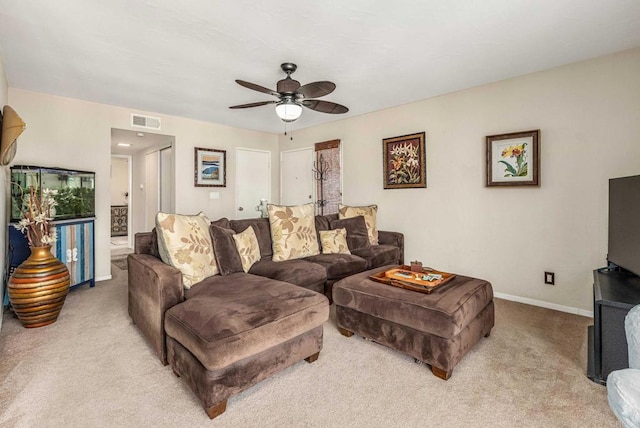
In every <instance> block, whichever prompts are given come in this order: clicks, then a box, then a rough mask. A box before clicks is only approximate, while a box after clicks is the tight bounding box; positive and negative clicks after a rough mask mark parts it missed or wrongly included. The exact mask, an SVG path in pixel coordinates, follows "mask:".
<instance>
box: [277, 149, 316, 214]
mask: <svg viewBox="0 0 640 428" xmlns="http://www.w3.org/2000/svg"><path fill="white" fill-rule="evenodd" d="M313 155H314V150H313V148H312V147H309V148H306V149H298V150H288V151H286V152H282V153H280V203H282V205H301V204H308V203H309V202H313V187H314V186H313V181H314V180H313V172H312V168H313Z"/></svg>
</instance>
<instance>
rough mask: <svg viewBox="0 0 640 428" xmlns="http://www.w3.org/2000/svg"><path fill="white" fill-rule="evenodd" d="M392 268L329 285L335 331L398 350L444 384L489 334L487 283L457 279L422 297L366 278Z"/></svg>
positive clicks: (491, 321)
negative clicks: (424, 367) (425, 367)
mask: <svg viewBox="0 0 640 428" xmlns="http://www.w3.org/2000/svg"><path fill="white" fill-rule="evenodd" d="M392 267H393V266H385V267H382V268H378V269H373V270H370V271H367V272H363V273H360V274H357V275H353V276H351V277H348V278H345V279H343V280H341V281H339V282H337V283H336V284H335V285H334V286H333V301H334V303H335V304H336V315H337V320H338V328H339V330H340V333H342V334H343V335H344V336H347V337H349V336H351V335H352V334H353V333H356V334H358V335H360V336H363V337H366V338H368V339H371V340H373V341H375V342H377V343H380V344H382V345H385V346H388V347H390V348H393V349H396V350H398V351H401V352H404V353H405V354H407V355H409V356H411V357H413V358H415V359H417V360H419V361H422V362H425V363H427V364H430V365H431V369H432V372H433V374H434V375H436V376H438V377H440V378H442V379H445V380H447V379H449V376H451V373H452V371H453V368H454V367H455V366H456V364H458V362H460V360H461V359H462V357H464V356H465V355H466V354H467V352H469V350H470V349H471V348H472V347H473V346H474V345H475V344H476V343H477V342H478V341H479V340H480V339H481V338H482V337H483V336H489V334H490V332H491V328H492V327H493V324H494V306H493V290H492V288H491V284H490V283H488V282H487V281H484V280H481V279H476V278H469V277H466V276H461V275H458V276H456V277H455V278H454V279H452V280H451V281H449V282H448V283H446V284H443V285H442V286H441V287H440V288H436V289H435V290H433V292H432V293H431V294H424V293H419V292H416V291H411V290H405V289H403V288H398V287H394V286H391V285H386V284H381V283H378V282H374V281H372V280H370V279H369V275H372V274H374V273H377V272H383V271H386V270H388V269H391V268H392Z"/></svg>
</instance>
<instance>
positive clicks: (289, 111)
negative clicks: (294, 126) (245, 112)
mask: <svg viewBox="0 0 640 428" xmlns="http://www.w3.org/2000/svg"><path fill="white" fill-rule="evenodd" d="M280 68H282V71H284V72H285V73H287V77H285V78H284V79H282V80H280V81H278V83H277V86H276V91H272V90H271V89H268V88H265V87H264V86H260V85H256V84H255V83H250V82H245V81H244V80H236V83H237V84H238V85H240V86H244V87H245V88H249V89H253V90H254V91H258V92H263V93H265V94H270V95H273V96H275V97H278V99H277V100H272V101H258V102H256V103H249V104H240V105H237V106H231V107H229V108H232V109H238V108H249V107H259V106H264V105H267V104H275V105H276V114H277V115H278V117H279V118H280V119H282V120H283V121H284V122H293V121H294V120H296V119H298V118H299V117H300V115H301V114H302V107H303V106H304V107H306V108H309V109H311V110H315V111H319V112H322V113H330V114H343V113H346V112H348V111H349V109H348V108H346V107H345V106H343V105H340V104H336V103H332V102H330V101H323V100H314V99H311V98H318V97H324V96H325V95H329V94H330V93H331V92H333V90H334V89H335V88H336V85H335V83H333V82H328V81H326V80H323V81H319V82H313V83H307V84H306V85H302V86H300V82H298V81H297V80H293V79H292V78H291V74H292V73H293V72H294V71H296V69H297V68H298V66H297V65H295V64H293V63H291V62H285V63H284V64H282V65H280Z"/></svg>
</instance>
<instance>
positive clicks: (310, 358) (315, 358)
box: [304, 352, 320, 364]
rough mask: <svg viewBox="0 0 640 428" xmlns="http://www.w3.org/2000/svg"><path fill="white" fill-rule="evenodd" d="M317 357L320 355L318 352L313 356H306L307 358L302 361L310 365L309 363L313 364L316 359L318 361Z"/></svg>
mask: <svg viewBox="0 0 640 428" xmlns="http://www.w3.org/2000/svg"><path fill="white" fill-rule="evenodd" d="M319 355H320V352H316V353H315V354H313V355H310V356H308V357H307V358H305V359H304V360H305V361H306V362H307V363H309V364H311V363H313V362H314V361H315V360H317V359H318V356H319Z"/></svg>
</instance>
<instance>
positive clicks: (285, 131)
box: [284, 122, 293, 141]
mask: <svg viewBox="0 0 640 428" xmlns="http://www.w3.org/2000/svg"><path fill="white" fill-rule="evenodd" d="M287 125H288V123H287V122H284V135H285V137H286V136H287V135H288V134H287ZM290 133H291V136H290V137H289V140H291V141H293V131H291V132H290Z"/></svg>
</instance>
